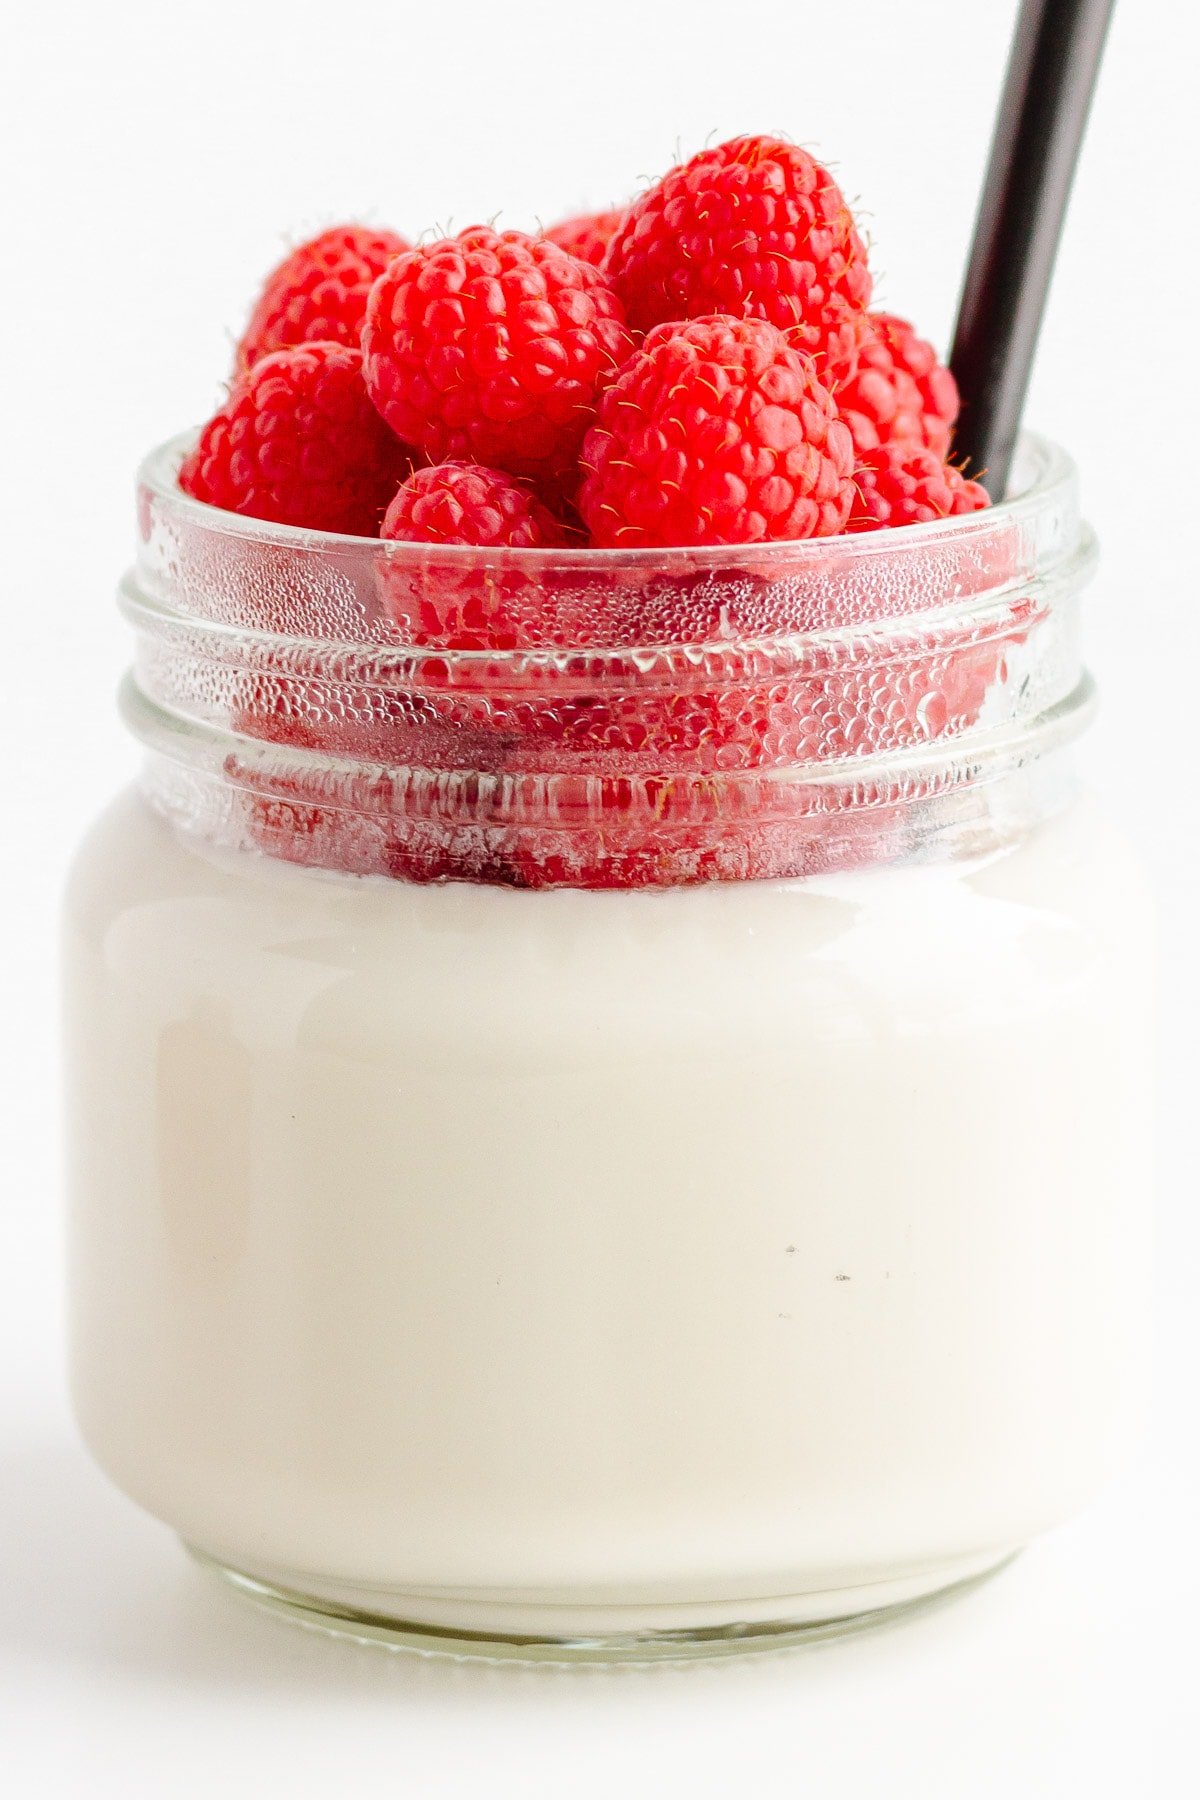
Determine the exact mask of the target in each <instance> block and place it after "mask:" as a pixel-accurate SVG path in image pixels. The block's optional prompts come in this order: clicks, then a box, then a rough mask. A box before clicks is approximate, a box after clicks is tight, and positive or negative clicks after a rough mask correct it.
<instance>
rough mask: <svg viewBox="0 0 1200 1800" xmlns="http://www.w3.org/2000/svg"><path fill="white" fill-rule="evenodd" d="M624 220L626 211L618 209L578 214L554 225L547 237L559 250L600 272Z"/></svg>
mask: <svg viewBox="0 0 1200 1800" xmlns="http://www.w3.org/2000/svg"><path fill="white" fill-rule="evenodd" d="M624 217H625V212H624V209H623V208H615V209H614V210H613V211H612V212H598V213H577V214H576V216H575V217H574V218H572V219H563V220H561V221H560V223H559V224H557V225H551V227H550V229H549V231H547V233H546V236H547V237H548V238H549V239H550V242H551V243H552V244H557V245H558V247H559V249H560V250H569V251H570V252H571V255H572V256H577V257H578V258H579V260H580V261H581V262H585V263H591V264H592V265H593V267H594V268H597V269H598V268H599V267H600V264H601V263H602V262H603V261H604V252H605V251H606V250H607V249H608V246H609V244H610V243H611V241H612V238H613V236H614V234H615V232H616V229H617V226H618V225H619V224H620V223H621V221H622V219H623V218H624Z"/></svg>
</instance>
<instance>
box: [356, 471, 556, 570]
mask: <svg viewBox="0 0 1200 1800" xmlns="http://www.w3.org/2000/svg"><path fill="white" fill-rule="evenodd" d="M379 535H380V537H385V538H400V539H403V540H404V541H405V542H407V543H410V544H474V545H476V546H477V547H478V548H481V549H486V548H491V547H496V546H500V545H505V546H507V547H509V548H514V549H522V550H530V549H545V548H548V547H550V546H554V545H564V544H565V543H566V542H567V535H566V532H565V531H564V530H563V528H562V526H561V525H560V524H559V522H558V520H557V519H556V518H555V517H554V515H553V513H552V512H551V511H550V509H549V508H548V507H546V506H544V505H543V504H542V502H541V501H540V500H539V499H538V498H537V496H536V494H534V492H533V490H532V489H531V488H529V487H527V486H526V485H525V483H524V482H522V481H518V480H516V478H515V477H514V476H512V475H504V474H501V472H500V471H499V470H498V469H484V468H481V467H479V465H478V464H475V463H455V462H446V463H437V464H435V465H434V466H433V467H432V468H428V469H417V470H416V471H415V472H414V473H413V474H412V475H410V476H409V478H408V480H407V481H406V482H405V483H404V485H403V486H402V487H401V489H400V491H399V492H398V493H397V495H396V497H395V499H394V500H393V501H392V503H391V505H390V506H389V507H388V509H387V513H386V514H385V516H384V521H383V529H382V531H381V532H380V534H379Z"/></svg>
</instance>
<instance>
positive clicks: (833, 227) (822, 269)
mask: <svg viewBox="0 0 1200 1800" xmlns="http://www.w3.org/2000/svg"><path fill="white" fill-rule="evenodd" d="M604 268H605V270H606V272H607V274H608V276H609V278H610V280H611V281H612V284H613V286H614V288H615V289H616V290H617V293H618V294H619V295H620V297H621V299H622V300H623V301H624V303H625V311H626V315H627V317H628V319H629V323H630V324H631V325H632V326H633V328H634V330H635V331H648V330H649V329H650V327H651V326H653V325H658V324H661V323H662V322H663V320H666V319H692V318H697V317H700V316H702V315H704V314H707V313H718V312H722V313H735V314H747V315H750V316H754V317H758V318H763V319H768V320H769V321H770V323H771V324H772V325H777V326H779V327H780V328H781V329H784V330H788V331H791V332H796V333H798V337H797V339H796V340H794V341H798V342H799V343H800V344H801V345H802V347H803V348H805V349H809V350H816V349H817V348H819V346H820V345H821V343H822V342H823V341H824V339H825V338H826V337H827V336H828V334H829V330H830V327H831V324H832V323H833V322H835V321H837V320H839V319H840V318H841V317H842V316H843V315H844V313H845V311H846V309H847V308H849V309H852V310H854V311H858V310H861V309H862V308H863V307H865V306H866V304H867V302H868V300H869V299H870V297H871V277H870V273H869V272H868V269H867V253H866V249H865V248H864V245H863V241H862V239H861V238H860V237H859V235H858V232H857V231H856V230H855V226H854V219H853V217H852V215H851V212H850V208H849V207H848V206H847V204H846V202H845V200H844V198H843V197H842V192H841V189H840V188H839V187H838V185H837V183H836V182H835V181H834V179H833V177H832V176H831V175H830V174H829V172H828V170H826V169H823V168H822V167H821V165H820V163H818V162H814V160H813V158H812V157H811V156H809V154H808V152H807V151H805V150H800V149H797V147H796V146H795V145H794V144H788V143H784V142H782V141H781V140H780V139H778V138H770V137H743V138H734V139H733V140H732V141H731V142H730V143H728V144H719V145H718V146H717V148H716V149H714V150H702V151H701V152H700V154H699V155H698V156H693V157H692V159H691V161H690V162H686V163H683V164H682V165H681V166H680V167H679V168H677V169H672V170H671V171H670V173H669V174H667V175H664V177H663V179H662V180H661V181H660V182H658V183H656V185H655V186H654V187H652V188H650V189H649V191H648V192H647V193H645V194H643V195H642V197H641V198H640V199H639V200H637V201H635V202H634V204H633V205H632V206H631V207H630V209H629V211H628V212H627V213H626V215H625V218H624V221H623V222H622V224H621V227H620V229H619V230H618V232H617V234H616V236H615V237H614V238H613V240H612V242H611V244H610V245H609V247H608V254H607V256H606V257H605V260H604Z"/></svg>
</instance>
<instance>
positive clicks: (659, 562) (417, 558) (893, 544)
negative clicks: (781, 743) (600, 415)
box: [137, 430, 1077, 575]
mask: <svg viewBox="0 0 1200 1800" xmlns="http://www.w3.org/2000/svg"><path fill="white" fill-rule="evenodd" d="M198 436H199V431H198V430H192V431H186V432H181V433H179V434H178V435H176V436H175V437H172V438H169V439H167V441H166V442H165V443H162V444H159V445H158V446H157V448H155V449H154V450H152V451H150V453H149V454H148V455H147V456H146V457H145V458H144V460H143V461H142V463H141V466H140V467H139V469H138V474H137V485H138V492H139V495H140V496H144V498H145V500H146V501H149V502H150V503H151V504H153V506H154V507H155V509H156V510H160V509H166V510H167V511H168V512H169V513H171V514H173V515H175V516H176V517H177V518H178V520H179V521H180V522H181V523H182V524H185V525H186V524H188V523H191V524H193V525H202V524H207V525H208V526H209V527H210V528H212V527H219V529H220V530H221V533H222V535H223V536H224V537H226V538H228V539H231V540H238V539H240V540H241V541H243V542H245V543H247V544H255V545H259V546H262V545H272V546H276V547H278V548H280V549H287V550H290V551H293V552H303V551H311V552H319V553H322V554H326V555H327V554H330V553H331V552H334V551H337V550H339V549H340V550H342V551H345V552H353V551H355V550H360V551H363V550H368V549H369V550H371V551H372V552H373V553H374V554H375V555H378V556H380V557H382V558H385V559H386V560H387V562H388V563H389V564H399V565H401V566H403V564H404V563H405V562H413V563H419V564H420V565H421V566H422V567H424V568H428V566H429V564H430V561H431V560H433V559H436V560H441V559H442V558H443V557H444V558H445V560H446V566H447V567H448V568H452V567H454V566H455V565H456V564H457V563H461V562H462V561H464V560H467V561H470V562H472V563H473V564H474V565H475V566H479V564H480V562H481V560H483V561H486V563H487V564H488V566H493V565H494V566H496V567H498V568H503V569H505V570H509V571H512V572H513V573H519V572H521V571H527V572H528V573H530V574H535V573H537V574H541V575H544V574H545V573H546V571H547V569H550V568H554V569H562V570H564V571H569V572H576V571H585V570H589V569H590V570H593V571H596V572H608V573H616V572H619V571H621V570H626V569H628V570H630V571H641V572H643V573H644V572H645V571H646V570H647V569H650V568H654V569H661V570H663V571H664V572H666V573H672V574H685V573H686V574H703V573H706V572H711V573H714V574H716V573H718V572H724V571H729V572H732V573H736V572H737V571H738V570H739V569H741V568H743V567H746V566H749V565H753V567H754V568H755V569H756V570H758V571H760V572H769V571H770V570H772V569H773V568H774V567H776V566H778V567H779V568H780V569H781V570H782V569H783V568H784V567H785V566H786V568H787V569H788V570H789V571H791V572H793V573H795V574H797V575H802V574H803V572H804V570H805V568H806V566H808V567H811V566H815V565H816V564H818V563H820V564H821V565H822V566H825V567H827V566H828V562H829V558H830V556H831V555H832V556H841V557H844V558H845V559H846V560H847V561H850V560H853V561H855V562H863V561H869V560H870V559H871V558H873V557H876V556H881V555H890V554H894V553H895V551H896V550H897V548H899V547H900V545H901V544H903V545H904V546H905V547H908V546H911V547H912V548H913V550H914V551H915V550H918V549H920V548H926V549H928V548H931V547H934V546H937V545H940V544H942V543H943V542H951V541H953V542H955V543H957V544H960V545H962V544H965V543H968V542H970V541H972V540H974V539H980V538H983V539H986V538H987V537H989V536H991V535H992V534H994V533H996V532H997V531H1007V530H1011V529H1012V528H1013V527H1020V526H1021V525H1022V524H1023V523H1025V522H1026V521H1027V520H1029V519H1031V518H1033V517H1034V516H1036V515H1037V514H1038V513H1039V512H1040V511H1042V510H1043V509H1045V508H1046V507H1047V506H1053V505H1054V504H1055V503H1056V502H1057V501H1058V500H1060V499H1061V498H1062V497H1064V496H1065V495H1066V494H1067V493H1069V492H1070V490H1071V489H1072V488H1073V487H1074V484H1075V482H1076V480H1077V470H1076V466H1075V463H1074V461H1073V459H1072V458H1071V457H1070V456H1069V455H1068V453H1067V452H1066V451H1065V450H1064V449H1063V448H1062V447H1061V446H1060V445H1059V444H1057V443H1055V442H1054V441H1053V440H1052V439H1050V438H1046V437H1043V436H1041V435H1040V434H1039V433H1037V432H1031V431H1027V432H1023V433H1022V434H1021V437H1020V439H1019V441H1018V444H1017V450H1016V455H1015V458H1014V463H1013V468H1014V472H1015V480H1016V483H1017V490H1016V492H1014V493H1013V494H1011V495H1009V496H1007V497H1006V498H1005V499H1003V500H1000V501H997V502H996V503H995V504H994V505H992V506H990V507H986V508H984V509H982V510H980V511H977V512H972V513H960V514H958V515H956V516H954V517H951V518H946V519H931V520H929V521H927V522H924V523H921V524H915V525H900V526H893V527H890V528H889V529H887V530H882V531H865V532H851V533H847V532H842V533H839V534H837V535H836V536H832V537H813V538H786V539H780V540H776V541H764V542H757V543H751V544H704V545H678V546H672V547H670V548H665V549H663V548H649V549H646V548H640V549H597V548H594V547H591V546H588V545H578V546H574V545H573V546H570V547H567V548H562V547H555V548H537V549H532V548H530V549H516V548H510V547H507V546H505V547H500V548H496V549H489V550H487V551H486V552H481V551H480V550H479V549H478V548H477V547H476V546H474V545H468V544H418V543H404V542H399V541H395V540H391V539H383V538H377V537H360V536H358V535H355V534H352V533H348V532H337V531H319V530H315V529H312V528H310V527H308V526H299V525H279V524H276V523H274V522H273V521H271V520H267V519H255V518H250V517H247V516H246V515H245V514H242V513H236V512H230V511H227V510H226V509H225V508H223V507H218V506H213V505H211V504H209V502H207V501H204V500H196V499H193V498H192V496H191V495H189V494H185V493H184V492H183V490H182V488H180V486H179V482H178V474H179V469H180V465H181V464H182V462H183V459H184V457H185V456H186V455H187V453H188V452H189V451H190V450H191V449H192V447H193V446H194V444H195V442H196V440H197V438H198Z"/></svg>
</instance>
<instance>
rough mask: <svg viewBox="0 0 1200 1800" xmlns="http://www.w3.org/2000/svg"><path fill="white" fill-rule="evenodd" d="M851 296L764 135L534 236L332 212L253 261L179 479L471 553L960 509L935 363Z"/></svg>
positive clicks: (779, 534)
mask: <svg viewBox="0 0 1200 1800" xmlns="http://www.w3.org/2000/svg"><path fill="white" fill-rule="evenodd" d="M871 285H872V284H871V273H870V269H869V267H868V261H867V252H866V248H865V245H864V242H863V239H862V237H861V236H860V234H859V232H858V230H857V228H856V225H855V222H854V218H853V215H852V213H851V210H850V207H849V206H848V205H847V203H846V200H845V198H844V196H843V194H842V192H841V190H840V189H839V187H838V185H837V183H836V182H835V181H834V179H833V177H832V176H831V175H830V174H829V172H828V170H826V169H825V168H823V167H822V166H821V164H820V163H818V162H817V161H815V160H814V158H813V157H812V156H810V155H809V153H808V152H807V151H805V150H802V149H800V148H798V147H797V146H796V145H794V144H790V143H787V142H785V141H783V140H781V139H778V138H771V137H742V138H735V139H734V140H732V141H731V142H729V143H726V144H721V145H718V146H717V147H716V148H714V149H708V150H704V151H701V152H700V154H699V155H697V156H694V157H692V158H691V159H690V160H689V161H687V162H685V163H682V164H681V165H680V166H679V167H677V168H674V169H671V170H670V171H669V172H668V173H667V174H666V175H665V176H663V178H662V179H661V180H660V181H658V182H656V183H655V184H654V185H653V186H652V187H650V188H649V189H647V191H646V192H645V193H643V194H642V195H641V196H640V197H639V198H638V199H636V200H634V201H633V202H632V204H631V205H630V206H628V207H627V208H625V209H624V210H621V211H611V212H605V213H599V214H595V215H587V216H584V217H578V218H573V219H568V220H566V221H564V222H563V223H562V224H561V225H557V226H553V227H552V228H551V229H550V230H548V231H547V232H545V233H544V234H541V235H536V236H534V235H528V234H526V233H523V232H519V231H496V230H493V229H491V228H490V227H487V226H473V227H471V228H470V229H468V230H466V231H463V232H461V233H460V234H459V235H458V236H457V237H452V238H442V239H439V240H438V241H436V242H431V243H424V244H421V245H419V246H418V247H416V248H413V247H412V246H410V245H409V244H407V243H406V242H405V241H404V240H403V239H402V238H399V237H397V236H396V235H395V234H394V233H392V232H388V231H381V230H374V229H368V228H367V227H365V226H360V225H346V226H338V227H335V228H334V229H332V230H329V231H326V232H323V233H322V234H321V235H320V236H319V237H316V238H314V239H312V240H311V242H309V243H305V244H302V245H301V246H300V247H299V248H298V249H296V250H295V251H293V252H292V253H291V255H289V256H288V257H286V258H285V260H284V261H283V262H282V263H281V264H280V265H279V267H278V268H276V269H275V270H274V271H273V273H272V274H271V275H270V276H269V278H268V280H267V282H266V285H265V287H264V289H263V292H262V294H261V296H260V298H259V300H258V303H257V305H256V306H255V308H254V311H253V314H252V317H251V319H250V323H249V325H248V326H247V328H246V331H245V333H244V335H243V337H242V340H241V342H240V344H239V345H238V351H237V365H236V370H235V375H234V379H233V383H232V386H231V389H230V392H229V395H228V398H227V400H226V402H225V404H224V405H223V406H222V407H221V408H220V410H219V411H218V412H217V413H216V414H215V415H214V417H213V418H212V419H210V420H209V422H208V424H207V425H206V426H205V427H204V429H203V431H202V432H201V434H200V438H199V441H198V442H197V444H196V446H195V448H194V449H193V450H192V452H191V453H190V454H189V455H188V457H187V458H186V460H185V462H184V464H183V467H182V469H181V471H180V476H179V480H180V485H181V486H182V487H183V489H184V491H185V492H187V493H188V494H190V495H192V496H194V497H195V498H196V499H199V500H204V501H207V502H209V503H210V504H212V505H215V506H220V507H224V508H226V509H228V510H230V511H233V512H240V513H247V514H250V515H251V516H253V517H256V518H262V519H269V520H274V521H276V522H278V523H282V524H289V525H297V526H304V527H308V528H311V529H316V530H326V531H338V532H350V533H353V534H356V535H360V536H383V537H388V538H398V539H408V540H413V541H418V542H424V543H445V544H470V545H475V546H477V547H479V548H484V549H486V548H490V547H500V546H521V547H527V548H538V547H543V548H552V547H556V546H565V545H575V546H580V547H582V546H587V545H594V546H596V547H598V548H604V549H611V548H617V549H646V548H650V549H653V548H668V547H672V546H683V545H722V544H753V543H762V542H768V541H778V540H782V539H797V538H808V537H829V536H833V535H835V534H837V533H841V532H847V531H849V532H857V531H873V530H878V529H879V528H881V527H884V526H893V525H907V524H912V523H916V522H919V521H923V520H932V519H937V518H941V517H946V516H948V515H950V514H955V513H962V512H969V511H972V510H974V509H975V508H976V507H980V506H983V505H985V504H986V501H987V496H986V494H985V493H984V490H983V489H982V488H981V487H980V486H979V485H978V484H977V483H976V482H974V481H971V480H969V479H968V478H967V477H966V476H965V475H964V474H963V473H962V472H961V471H960V470H959V469H958V468H957V467H955V465H954V464H953V462H951V461H950V460H949V457H950V450H951V434H952V431H953V427H954V421H955V416H956V413H957V409H958V397H957V393H956V391H955V386H954V381H953V378H952V376H951V375H950V373H949V371H948V370H947V369H946V368H945V367H944V366H943V365H942V364H941V363H940V362H939V360H938V358H937V355H936V353H935V352H934V350H933V349H932V347H931V346H930V345H929V344H928V343H926V342H925V341H924V340H923V339H922V338H920V337H919V336H918V335H917V333H916V332H915V330H914V329H913V327H912V326H911V325H909V324H908V323H907V322H906V321H905V320H903V319H900V318H897V317H895V316H894V315H892V314H890V313H884V312H876V311H872V310H871V309H870V301H871ZM509 623H511V621H510V622H509ZM445 647H447V648H453V647H454V646H453V644H449V643H448V644H447V645H446V646H445Z"/></svg>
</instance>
